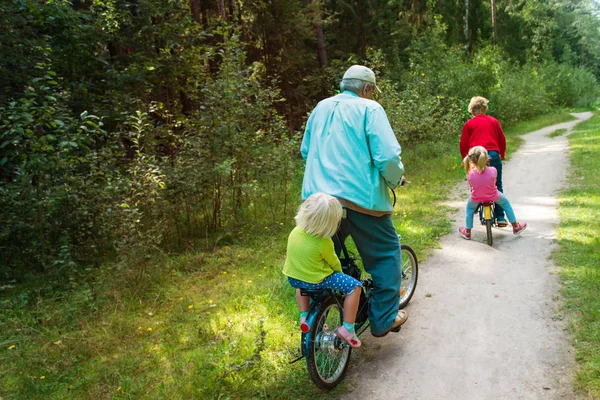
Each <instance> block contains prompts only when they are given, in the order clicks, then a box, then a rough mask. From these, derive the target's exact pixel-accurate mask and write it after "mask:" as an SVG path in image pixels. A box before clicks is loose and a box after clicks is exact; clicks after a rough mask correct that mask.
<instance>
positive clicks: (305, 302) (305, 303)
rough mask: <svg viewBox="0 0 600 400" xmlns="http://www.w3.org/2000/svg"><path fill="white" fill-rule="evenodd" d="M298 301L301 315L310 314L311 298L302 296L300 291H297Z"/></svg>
mask: <svg viewBox="0 0 600 400" xmlns="http://www.w3.org/2000/svg"><path fill="white" fill-rule="evenodd" d="M296 301H297V302H298V307H299V308H300V312H301V313H303V312H308V309H309V307H310V302H309V297H308V296H302V294H300V289H296Z"/></svg>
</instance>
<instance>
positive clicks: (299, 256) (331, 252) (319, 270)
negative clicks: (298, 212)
mask: <svg viewBox="0 0 600 400" xmlns="http://www.w3.org/2000/svg"><path fill="white" fill-rule="evenodd" d="M334 272H342V265H341V263H340V260H339V258H338V257H337V255H336V254H335V249H334V246H333V240H331V238H320V237H317V236H314V235H311V234H308V233H306V232H305V231H304V230H303V229H302V228H300V227H298V226H297V227H295V228H294V229H293V230H292V232H291V233H290V236H289V238H288V244H287V257H286V259H285V264H284V266H283V273H284V274H285V275H286V276H289V277H291V278H294V279H298V280H301V281H304V282H308V283H320V282H322V281H323V279H325V278H327V277H328V276H329V275H331V274H332V273H334Z"/></svg>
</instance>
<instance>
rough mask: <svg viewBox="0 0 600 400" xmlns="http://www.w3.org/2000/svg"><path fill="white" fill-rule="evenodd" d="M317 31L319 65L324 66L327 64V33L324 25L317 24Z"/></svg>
mask: <svg viewBox="0 0 600 400" xmlns="http://www.w3.org/2000/svg"><path fill="white" fill-rule="evenodd" d="M315 31H316V33H317V54H318V55H319V66H320V67H321V68H323V67H324V66H325V65H326V64H327V48H325V34H324V33H323V25H322V24H318V25H315Z"/></svg>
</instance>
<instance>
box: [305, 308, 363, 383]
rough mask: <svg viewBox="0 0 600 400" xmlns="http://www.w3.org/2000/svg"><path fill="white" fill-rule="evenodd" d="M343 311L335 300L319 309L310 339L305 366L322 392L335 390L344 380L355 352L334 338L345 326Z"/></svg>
mask: <svg viewBox="0 0 600 400" xmlns="http://www.w3.org/2000/svg"><path fill="white" fill-rule="evenodd" d="M342 322H343V316H342V308H341V307H340V305H339V303H338V301H336V299H335V298H334V297H328V298H327V299H325V301H324V302H323V303H322V304H321V306H320V307H319V311H318V313H317V316H316V318H315V323H314V324H313V326H311V330H310V332H309V333H308V335H310V337H309V340H310V344H309V348H308V354H307V355H306V366H307V368H308V374H309V375H310V378H311V379H312V381H313V382H314V383H315V385H317V386H318V387H320V388H321V389H326V390H329V389H333V388H334V387H336V386H337V385H338V384H339V383H340V382H341V381H342V379H343V378H344V375H345V374H346V370H347V369H348V364H349V361H350V354H351V353H352V349H351V348H350V346H348V344H347V343H346V342H344V341H343V340H341V339H340V338H338V337H337V336H336V335H335V329H336V328H338V327H339V326H340V325H342Z"/></svg>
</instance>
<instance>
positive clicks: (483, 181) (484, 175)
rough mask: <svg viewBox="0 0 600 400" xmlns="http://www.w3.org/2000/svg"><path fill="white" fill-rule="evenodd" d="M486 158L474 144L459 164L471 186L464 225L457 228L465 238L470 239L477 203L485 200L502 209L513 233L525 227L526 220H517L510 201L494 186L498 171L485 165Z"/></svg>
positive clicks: (483, 149) (486, 162)
mask: <svg viewBox="0 0 600 400" xmlns="http://www.w3.org/2000/svg"><path fill="white" fill-rule="evenodd" d="M488 160H489V157H488V153H487V150H486V149H485V148H484V147H482V146H475V147H473V148H471V150H469V154H468V155H467V156H466V157H465V158H464V160H463V161H462V164H461V165H462V167H463V168H464V169H465V173H466V174H467V180H468V181H469V186H471V196H470V197H469V200H467V218H466V222H465V223H466V226H465V227H464V228H463V227H460V228H458V232H459V233H460V235H461V236H462V237H463V238H464V239H467V240H471V229H472V228H473V215H474V214H475V210H476V209H477V205H478V204H479V203H482V202H485V201H493V202H495V203H496V204H497V205H499V206H501V207H502V208H503V209H504V211H505V212H506V216H507V217H508V221H509V222H510V223H511V225H512V227H513V233H514V234H515V235H518V234H520V233H521V232H523V231H524V230H525V228H527V223H526V222H524V223H522V224H521V223H519V222H517V218H516V217H515V213H514V211H513V209H512V206H511V205H510V202H509V201H508V199H507V198H506V196H504V194H503V193H502V192H500V191H499V190H498V188H497V187H496V177H497V176H498V171H497V170H496V168H494V167H488V166H487V164H488Z"/></svg>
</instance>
